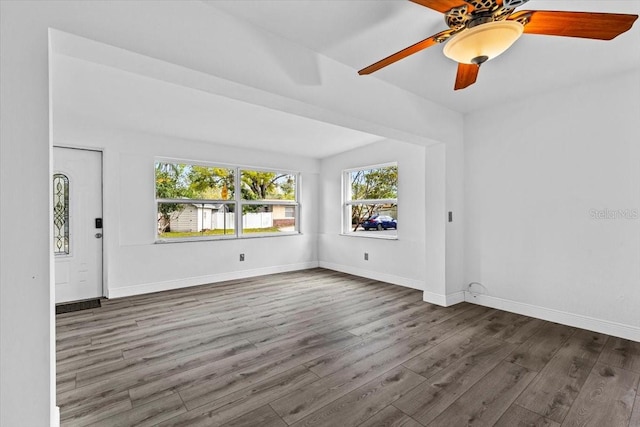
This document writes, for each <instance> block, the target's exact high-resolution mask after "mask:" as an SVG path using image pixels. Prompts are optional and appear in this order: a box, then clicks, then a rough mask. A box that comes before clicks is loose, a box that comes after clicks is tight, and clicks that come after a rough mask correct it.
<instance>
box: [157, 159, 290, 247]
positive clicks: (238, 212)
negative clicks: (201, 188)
mask: <svg viewBox="0 0 640 427" xmlns="http://www.w3.org/2000/svg"><path fill="white" fill-rule="evenodd" d="M158 163H173V164H183V165H188V166H203V167H210V168H223V169H231V170H233V171H234V177H233V185H234V195H233V198H230V199H226V200H225V199H188V198H186V199H185V198H183V199H165V198H158V197H157V190H156V179H155V167H156V165H157V164H158ZM242 171H251V172H266V173H275V174H286V175H292V176H293V177H294V179H295V191H294V200H276V199H273V200H271V199H266V200H265V199H259V200H245V199H243V198H242V191H241V185H242V177H241V176H242V175H241V174H242ZM301 175H302V174H301V173H300V172H299V171H292V170H287V169H270V168H263V167H253V166H247V165H237V164H228V163H213V162H205V161H194V160H184V159H175V158H165V157H157V158H155V159H154V180H153V181H154V185H153V189H154V206H155V207H154V210H155V212H156V216H157V213H158V204H159V203H176V204H196V205H197V204H223V205H232V206H234V224H233V225H234V230H233V233H231V234H221V235H204V236H190V237H175V238H166V237H164V238H163V237H160V235H159V233H158V224H157V222H156V224H155V242H156V243H180V242H202V241H212V240H236V239H252V238H262V237H280V236H291V235H298V234H302V233H301V231H300V206H301V203H300V194H301V191H300V186H301V181H302V179H301ZM251 205H253V206H256V205H271V206H282V205H284V206H293V207H294V212H295V214H294V217H293V218H294V224H295V229H294V230H292V231H277V232H252V233H244V232H243V230H242V217H243V214H242V212H243V207H244V206H251Z"/></svg>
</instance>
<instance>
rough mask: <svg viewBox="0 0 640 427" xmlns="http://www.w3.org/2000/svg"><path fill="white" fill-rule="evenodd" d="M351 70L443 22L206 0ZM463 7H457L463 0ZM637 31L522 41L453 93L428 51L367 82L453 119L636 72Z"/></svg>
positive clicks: (628, 8)
mask: <svg viewBox="0 0 640 427" xmlns="http://www.w3.org/2000/svg"><path fill="white" fill-rule="evenodd" d="M205 2H206V3H207V4H209V5H211V6H212V7H215V8H219V9H222V10H224V11H226V12H228V13H231V14H233V15H235V16H237V17H239V18H241V19H244V20H246V21H249V22H250V23H252V24H254V25H257V26H259V27H262V28H263V29H266V30H268V31H270V32H272V33H275V34H278V35H280V36H282V37H285V38H287V39H290V40H292V41H295V42H296V43H300V44H302V45H304V46H307V47H309V48H311V49H312V50H314V51H316V52H319V53H321V54H323V55H326V56H328V57H330V58H332V59H335V60H337V61H339V62H342V63H344V64H346V65H349V66H351V67H353V70H354V73H356V72H357V70H359V69H361V68H364V67H365V66H367V65H370V64H371V63H373V62H376V61H378V60H379V59H382V58H384V57H386V56H388V55H390V54H392V53H395V52H397V51H398V50H400V49H403V48H405V47H407V46H409V45H411V44H413V43H415V42H417V41H420V40H422V39H424V38H426V37H428V36H430V35H433V34H435V33H437V32H439V31H442V30H444V29H446V28H447V26H446V24H445V23H444V19H443V15H442V14H441V13H438V12H436V11H433V10H431V9H428V8H425V7H423V6H420V5H418V4H415V3H412V2H410V1H408V0H407V1H403V0H376V1H365V0H359V1H358V0H355V1H354V0H296V1H291V0H268V1H265V0H243V1H237V0H205ZM461 3H462V0H461ZM520 9H527V10H539V9H547V10H569V11H592V12H596V11H597V12H611V13H630V14H640V0H607V1H594V0H586V1H585V0H571V1H568V0H531V1H530V2H529V3H527V4H525V5H524V6H522V7H521V8H520ZM639 41H640V23H639V22H636V23H635V25H634V27H633V28H632V29H631V30H630V31H628V32H627V33H624V34H622V35H621V36H619V37H617V38H616V39H614V40H612V41H598V40H585V39H576V38H567V37H551V36H538V35H526V34H525V35H524V36H523V37H522V38H521V39H520V40H518V41H517V42H516V44H515V45H514V46H513V47H512V48H511V49H510V50H509V51H507V52H505V53H504V54H503V55H501V56H500V57H498V58H496V59H495V60H493V61H490V62H488V63H486V64H484V65H483V67H482V70H481V72H480V75H479V77H478V82H477V83H476V84H475V85H473V86H471V87H469V88H468V89H465V90H461V91H455V92H454V91H453V83H454V80H455V74H456V67H457V65H456V64H455V63H454V62H453V61H451V60H449V59H448V58H446V57H445V56H444V55H443V54H442V46H434V47H431V48H429V49H427V50H424V51H422V52H419V53H417V54H415V55H413V56H411V57H408V58H405V59H403V60H401V61H399V62H397V63H395V64H392V65H390V66H388V67H387V68H385V69H382V70H380V71H378V72H376V73H374V74H372V75H370V76H363V77H362V78H363V79H366V78H379V79H382V80H384V81H386V82H388V83H391V84H394V85H396V86H399V87H401V88H403V89H406V90H408V91H411V92H414V93H416V94H418V95H420V96H422V97H424V98H426V99H429V100H431V101H434V102H436V103H438V104H440V105H443V106H446V107H448V108H450V109H452V110H455V111H459V112H470V111H474V110H477V109H480V108H486V107H488V106H496V105H499V104H501V103H504V102H507V101H511V100H515V99H519V98H524V97H527V96H530V95H532V94H535V93H539V92H544V91H550V90H554V89H557V88H559V87H563V86H568V85H573V84H579V83H584V82H589V81H592V80H595V79H600V78H603V77H607V76H610V77H612V78H613V77H614V76H615V75H616V74H618V73H620V72H624V71H629V70H632V69H640V43H638V42H639Z"/></svg>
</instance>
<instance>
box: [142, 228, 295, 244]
mask: <svg viewBox="0 0 640 427" xmlns="http://www.w3.org/2000/svg"><path fill="white" fill-rule="evenodd" d="M299 235H302V233H301V232H299V231H285V232H280V233H255V235H253V234H248V235H242V236H236V235H235V234H234V235H230V236H219V237H213V236H211V237H210V236H206V237H183V238H180V239H156V241H155V242H154V243H156V244H161V245H164V244H167V243H187V242H216V241H224V240H245V239H263V238H265V237H284V236H299Z"/></svg>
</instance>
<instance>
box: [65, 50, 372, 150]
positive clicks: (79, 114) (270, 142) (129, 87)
mask: <svg viewBox="0 0 640 427" xmlns="http://www.w3.org/2000/svg"><path fill="white" fill-rule="evenodd" d="M53 67H54V73H53V75H54V78H53V111H54V114H53V117H54V132H55V134H57V135H64V134H65V126H79V125H81V124H83V123H84V124H85V125H87V124H88V123H91V124H92V126H104V127H116V128H123V129H129V130H133V131H139V132H145V133H152V134H158V135H166V136H170V137H176V138H185V139H192V140H197V141H203V142H209V143H218V144H223V145H233V146H237V147H244V148H253V149H261V150H266V151H275V152H281V153H286V154H292V155H299V156H305V157H313V158H323V157H327V156H330V155H332V154H336V153H340V152H343V151H347V150H350V149H353V148H357V147H361V146H364V145H368V144H370V143H372V142H375V141H379V140H381V139H383V138H382V137H380V136H376V135H371V134H368V133H364V132H360V131H356V130H352V129H347V128H344V127H340V126H336V125H332V124H328V123H324V122H320V121H316V120H312V119H308V118H305V117H301V116H296V115H293V114H287V113H283V112H280V111H276V110H272V109H269V108H266V107H262V106H258V105H254V104H249V103H246V102H242V101H238V100H235V99H230V98H226V97H223V96H218V95H214V94H211V93H208V92H204V91H199V90H195V89H191V88H187V87H184V86H179V85H175V84H170V83H167V82H164V81H161V80H158V79H152V78H148V77H145V76H141V75H138V74H134V73H130V72H126V71H123V70H120V69H117V68H113V67H109V66H105V65H101V64H97V63H94V62H89V61H86V60H83V59H78V58H72V57H69V56H66V55H59V54H57V55H54V56H53Z"/></svg>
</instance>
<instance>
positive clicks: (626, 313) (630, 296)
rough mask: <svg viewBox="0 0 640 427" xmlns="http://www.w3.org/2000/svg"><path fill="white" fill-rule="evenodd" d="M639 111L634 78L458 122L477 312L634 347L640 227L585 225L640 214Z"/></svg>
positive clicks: (639, 322)
mask: <svg viewBox="0 0 640 427" xmlns="http://www.w3.org/2000/svg"><path fill="white" fill-rule="evenodd" d="M639 100H640V71H639V70H632V71H631V72H627V73H622V74H620V75H618V76H615V78H611V79H609V80H608V81H605V82H597V83H593V84H585V85H581V86H577V87H573V88H570V89H565V90H561V91H556V92H553V93H549V94H543V95H539V96H537V97H535V98H530V99H527V100H523V101H522V102H518V103H514V104H510V105H504V106H501V107H500V109H499V110H498V111H496V110H495V109H491V110H489V111H481V112H477V113H474V114H471V115H469V116H468V117H466V120H465V135H466V138H465V147H466V151H465V154H466V156H465V166H466V167H465V177H466V181H465V184H466V186H465V190H466V191H465V195H466V200H465V203H466V217H467V222H466V281H467V282H471V281H477V282H481V283H482V285H484V286H485V288H486V291H482V289H481V288H479V287H476V290H477V291H482V292H485V293H486V295H487V297H478V298H476V299H475V301H476V302H480V303H485V304H493V305H495V306H498V307H502V308H506V309H510V310H515V311H520V312H526V313H527V314H533V315H537V316H539V317H546V318H550V319H552V320H557V321H561V322H564V323H570V324H576V325H578V326H582V327H586V328H589V329H594V330H600V331H602V332H607V333H611V334H613V335H620V336H627V337H629V338H632V339H635V340H640V317H639V316H638V307H640V292H639V288H638V284H639V283H640V218H639V217H635V218H634V219H609V220H604V219H600V220H598V219H594V218H593V217H592V214H591V210H592V209H596V210H604V209H610V210H617V209H631V210H633V209H635V210H638V209H640V126H639V124H638V121H639V120H640V101H639ZM497 116H498V117H501V119H500V120H499V121H498V122H496V117H497ZM471 299H472V300H474V298H473V297H472V298H471Z"/></svg>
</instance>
